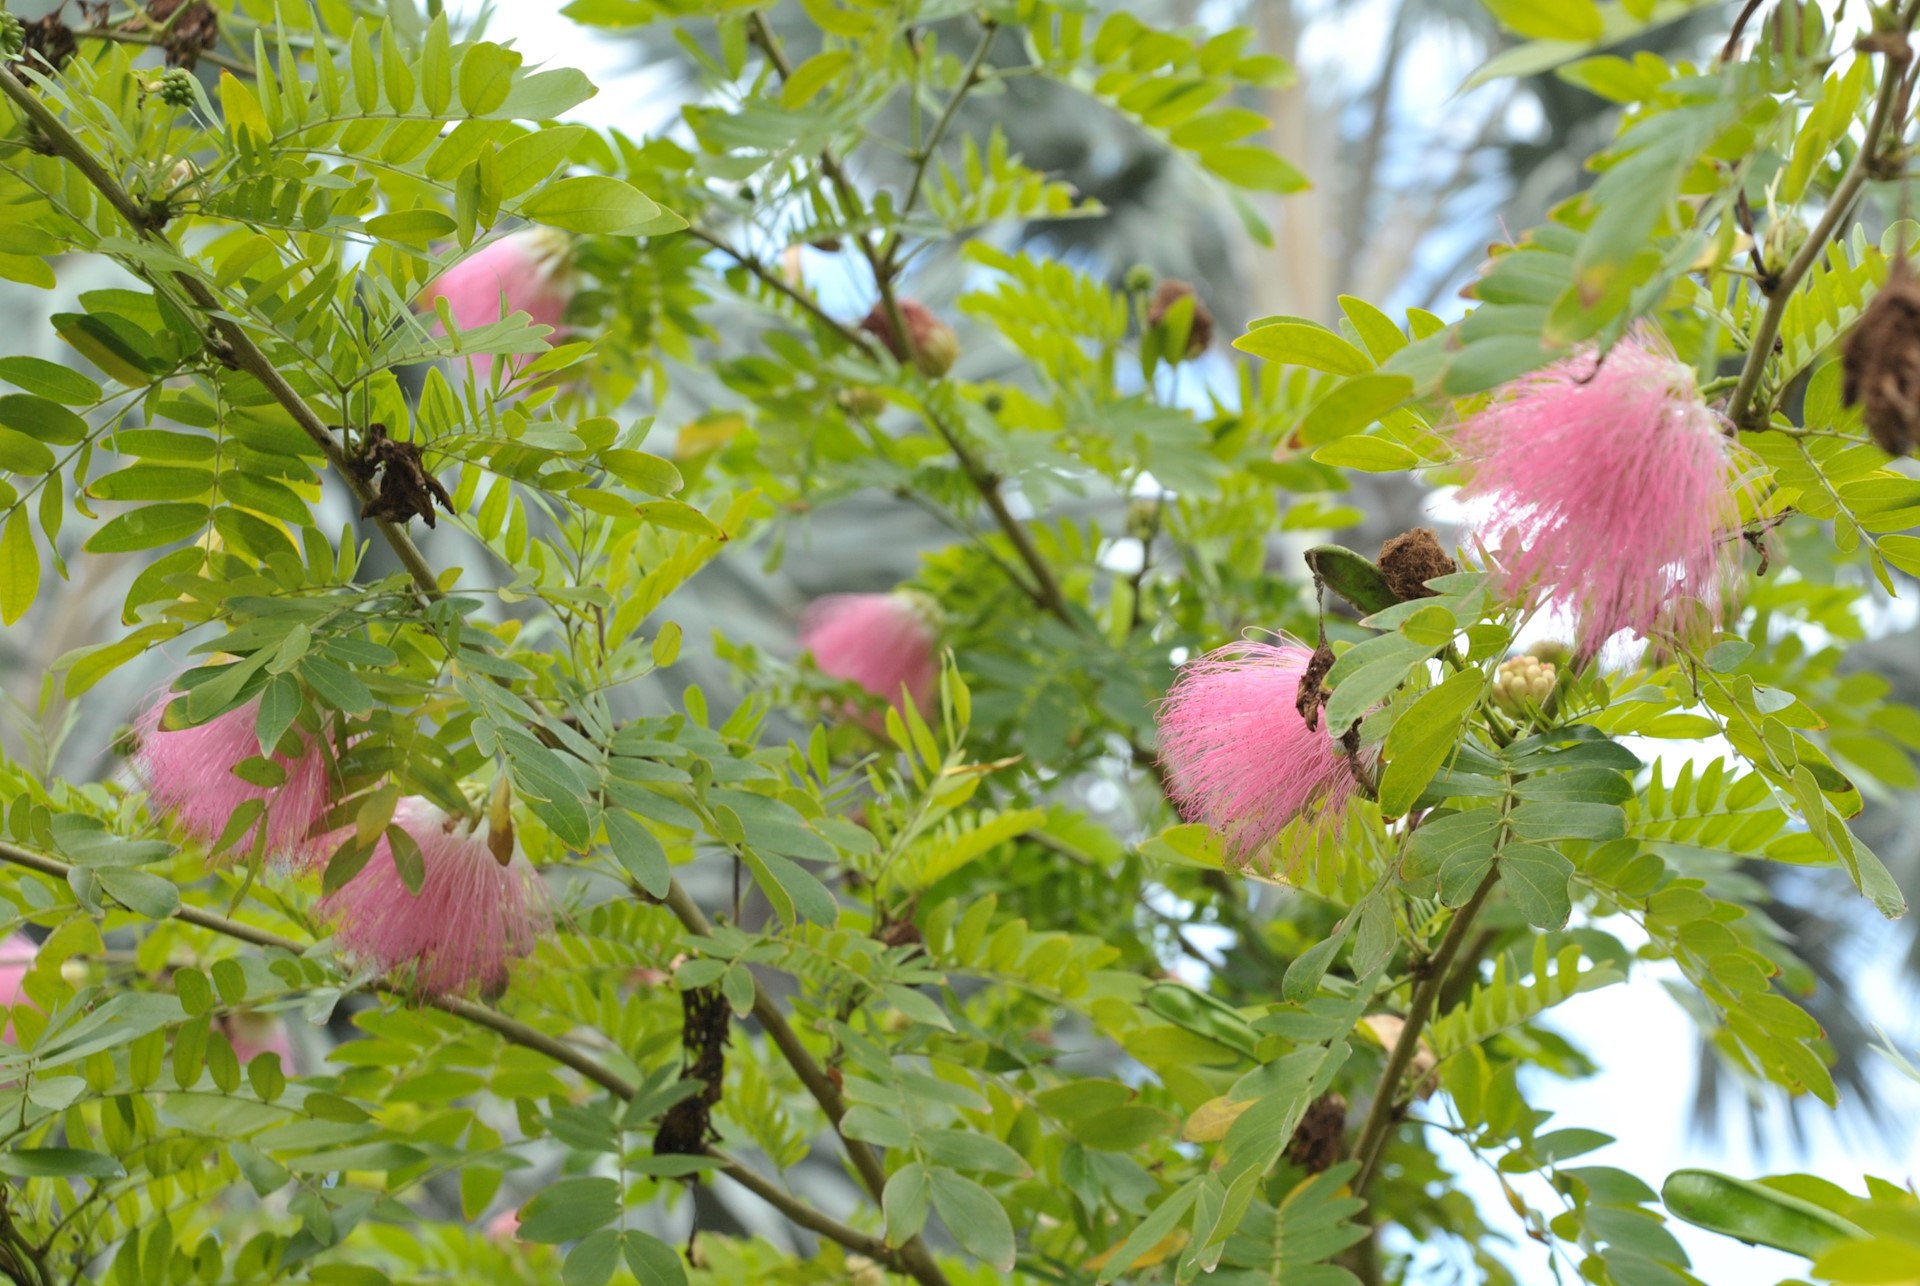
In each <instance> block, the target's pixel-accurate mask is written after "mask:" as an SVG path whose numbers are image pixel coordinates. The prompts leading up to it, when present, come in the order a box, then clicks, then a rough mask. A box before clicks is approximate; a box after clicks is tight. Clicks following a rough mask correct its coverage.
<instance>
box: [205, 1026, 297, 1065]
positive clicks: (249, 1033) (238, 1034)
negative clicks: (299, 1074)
mask: <svg viewBox="0 0 1920 1286" xmlns="http://www.w3.org/2000/svg"><path fill="white" fill-rule="evenodd" d="M220 1032H221V1034H222V1035H224V1036H225V1037H226V1038H227V1044H229V1045H231V1046H232V1047H233V1056H234V1057H235V1058H237V1059H239V1060H240V1062H241V1065H242V1066H244V1065H246V1064H247V1063H251V1062H252V1061H253V1060H254V1059H256V1058H258V1057H259V1056H260V1055H262V1054H278V1055H279V1056H280V1070H281V1071H283V1072H291V1071H292V1070H293V1040H292V1038H291V1037H290V1036H288V1035H287V1029H286V1025H285V1024H283V1023H282V1022H281V1021H280V1020H279V1019H278V1018H275V1017H274V1016H273V1015H272V1014H254V1013H244V1012H242V1013H232V1014H226V1015H224V1016H222V1018H221V1019H220Z"/></svg>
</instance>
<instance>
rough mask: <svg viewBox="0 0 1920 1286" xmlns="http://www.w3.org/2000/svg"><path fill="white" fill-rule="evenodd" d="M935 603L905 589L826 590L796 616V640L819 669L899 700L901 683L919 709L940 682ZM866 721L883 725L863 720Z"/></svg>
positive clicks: (878, 723) (884, 697) (890, 699)
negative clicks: (869, 591)
mask: <svg viewBox="0 0 1920 1286" xmlns="http://www.w3.org/2000/svg"><path fill="white" fill-rule="evenodd" d="M938 619H939V606H938V605H937V604H936V603H935V602H934V601H933V600H932V599H931V598H929V597H928V596H927V595H925V594H919V593H915V592H913V591H911V590H901V591H898V592H896V593H892V594H830V595H828V596H827V597H825V598H821V599H816V600H815V601H814V602H813V603H812V604H810V605H809V606H808V608H807V610H806V612H805V613H804V614H802V616H801V617H800V646H801V647H802V648H804V649H805V650H806V651H808V652H811V653H813V660H814V664H816V665H818V666H819V667H820V670H821V672H822V673H823V674H829V675H831V676H833V677H834V678H836V679H845V680H847V681H848V682H850V683H855V684H858V685H859V686H860V687H862V688H864V689H866V690H867V691H868V692H870V693H872V694H873V695H874V696H876V697H879V698H881V699H882V700H884V701H887V702H890V703H891V704H893V705H896V706H897V705H899V704H900V692H901V689H902V688H905V689H906V692H907V695H908V696H909V697H910V698H911V699H912V700H913V703H914V705H915V706H916V707H917V708H919V709H921V710H924V709H926V708H927V703H928V702H929V701H931V700H932V699H933V694H934V690H935V689H936V688H937V687H938V686H939V683H940V657H939V654H938V652H937V650H936V643H937V641H938V631H937V621H938ZM868 723H869V726H870V727H874V728H876V730H877V729H878V728H880V727H884V726H885V725H884V723H883V722H882V721H880V720H869V721H868Z"/></svg>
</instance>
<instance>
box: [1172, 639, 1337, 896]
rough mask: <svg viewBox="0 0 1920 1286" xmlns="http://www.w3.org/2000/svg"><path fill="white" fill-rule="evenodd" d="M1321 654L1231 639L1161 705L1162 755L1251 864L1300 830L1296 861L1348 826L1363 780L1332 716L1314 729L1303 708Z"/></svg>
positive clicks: (1205, 816) (1191, 808) (1288, 853)
mask: <svg viewBox="0 0 1920 1286" xmlns="http://www.w3.org/2000/svg"><path fill="white" fill-rule="evenodd" d="M1312 659H1313V650H1312V649H1311V648H1305V647H1301V646H1299V645H1298V644H1295V643H1285V644H1273V643H1246V642H1242V643H1230V644H1228V645H1227V646H1225V647H1221V648H1216V649H1214V650H1213V651H1211V652H1208V653H1207V654H1206V655H1204V656H1202V657H1199V658H1197V659H1195V660H1193V661H1190V662H1188V663H1187V664H1186V665H1185V666H1183V667H1181V670H1180V675H1179V678H1177V679H1176V680H1175V681H1174V685H1173V689H1172V691H1170V692H1168V693H1167V698H1166V700H1165V701H1163V702H1162V703H1161V705H1160V711H1159V723H1160V760H1161V763H1162V764H1164V765H1165V767H1166V770H1167V782H1168V786H1169V788H1170V793H1171V796H1172V798H1173V800H1174V802H1175V803H1176V804H1178V805H1179V806H1180V811H1181V814H1182V815H1183V816H1185V817H1186V818H1187V820H1189V821H1195V822H1205V823H1206V824H1207V825H1208V826H1210V827H1211V828H1213V830H1214V831H1216V832H1218V833H1219V834H1220V835H1221V836H1222V837H1223V838H1224V839H1225V841H1226V845H1227V852H1228V855H1229V856H1230V857H1231V858H1232V859H1233V861H1234V862H1236V863H1238V864H1241V865H1245V864H1246V863H1248V862H1250V861H1252V860H1254V859H1255V858H1257V857H1260V856H1261V855H1262V854H1264V853H1265V852H1266V851H1267V849H1268V848H1269V847H1270V846H1271V845H1272V844H1273V843H1274V841H1275V840H1277V839H1279V838H1280V836H1281V833H1282V832H1283V831H1285V830H1286V829H1287V826H1288V824H1289V823H1291V822H1294V821H1296V820H1301V821H1304V822H1305V823H1306V826H1305V827H1304V828H1303V829H1301V830H1299V831H1296V832H1294V833H1293V835H1292V837H1291V838H1290V840H1289V841H1288V842H1287V844H1286V848H1285V851H1284V852H1283V853H1282V854H1281V855H1280V856H1281V859H1282V865H1292V863H1293V861H1294V859H1296V858H1298V857H1300V856H1302V855H1303V854H1304V851H1305V849H1306V848H1308V847H1310V845H1311V843H1312V842H1313V841H1315V840H1317V839H1318V838H1319V837H1321V836H1323V835H1325V834H1327V833H1328V832H1330V831H1334V830H1337V829H1338V828H1339V826H1340V823H1341V820H1342V816H1343V812H1344V808H1345V805H1346V803H1347V801H1348V799H1349V798H1350V797H1351V796H1352V795H1353V793H1354V790H1355V788H1356V783H1355V781H1354V777H1353V773H1352V771H1351V767H1350V765H1349V764H1348V762H1347V757H1346V754H1345V752H1344V751H1343V750H1342V749H1341V747H1340V743H1339V741H1338V740H1336V738H1335V736H1334V735H1333V734H1332V733H1331V732H1329V730H1328V729H1327V726H1326V722H1325V721H1324V720H1322V721H1320V723H1319V725H1318V726H1317V727H1312V728H1309V727H1308V726H1307V721H1306V720H1305V719H1304V718H1303V717H1301V714H1300V710H1299V707H1298V701H1299V692H1300V679H1301V676H1302V675H1303V674H1305V673H1306V669H1307V665H1308V663H1309V662H1310V661H1312Z"/></svg>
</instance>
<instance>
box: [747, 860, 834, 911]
mask: <svg viewBox="0 0 1920 1286" xmlns="http://www.w3.org/2000/svg"><path fill="white" fill-rule="evenodd" d="M740 856H741V858H742V860H744V861H745V862H746V865H747V869H748V870H749V871H751V872H752V873H753V880H754V883H756V884H758V885H759V886H760V891H761V892H762V893H765V894H766V895H767V900H768V901H770V902H772V903H773V905H774V909H775V910H776V911H778V912H779V913H780V918H781V919H782V920H785V921H786V922H787V923H788V924H790V925H791V924H795V923H797V922H799V921H801V920H807V921H811V922H812V923H814V924H824V925H827V926H829V927H831V926H832V925H833V924H835V923H836V922H837V921H838V920H839V918H840V906H839V904H838V903H837V902H835V901H834V899H833V893H832V891H831V890H829V889H828V888H827V886H826V885H824V884H822V883H821V882H820V880H819V878H818V877H816V876H815V875H814V874H813V873H812V872H811V871H808V870H807V869H805V868H804V867H802V866H801V865H800V864H799V863H798V862H795V861H793V860H792V859H790V858H785V857H781V856H780V855H779V854H777V853H762V852H759V851H758V850H756V849H752V848H743V849H741V850H740Z"/></svg>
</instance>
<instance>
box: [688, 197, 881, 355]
mask: <svg viewBox="0 0 1920 1286" xmlns="http://www.w3.org/2000/svg"><path fill="white" fill-rule="evenodd" d="M687 235H688V236H690V237H692V238H693V239H694V240H696V241H704V242H706V243H707V244H708V245H710V246H712V247H713V248H714V249H715V250H718V251H719V252H720V253H721V254H723V255H725V256H726V257H727V258H729V259H731V260H733V261H734V262H735V263H737V264H739V265H740V266H741V267H742V268H745V269H746V270H747V271H748V272H750V273H752V274H753V275H754V276H755V277H757V278H759V279H760V280H761V281H762V282H764V283H766V285H768V286H769V287H771V288H772V289H773V290H774V292H775V293H777V294H779V295H781V296H783V297H784V298H786V299H789V300H791V301H792V302H793V303H795V304H798V305H799V306H800V307H801V308H802V309H804V310H805V311H806V313H807V314H808V315H809V316H811V317H812V318H813V319H814V320H816V321H818V322H820V323H821V324H822V325H824V326H825V327H826V328H827V329H828V330H830V331H832V332H833V333H834V334H835V335H837V336H839V337H840V339H842V340H843V341H845V342H846V343H848V344H850V345H852V346H853V347H854V348H857V349H859V350H860V351H861V352H862V353H864V354H865V355H866V356H868V357H870V358H872V359H873V360H875V361H878V360H880V350H879V348H878V347H876V346H875V345H874V343H873V341H872V340H870V339H869V338H867V336H865V335H863V334H861V333H860V332H859V331H857V330H855V329H854V328H853V327H851V326H849V325H847V323H845V322H843V321H841V320H840V319H839V318H838V317H835V316H834V315H833V314H832V313H830V312H828V311H827V310H826V309H824V308H822V307H821V306H820V305H819V304H818V303H817V302H815V301H814V300H813V299H812V298H811V297H810V296H808V295H806V294H805V293H803V292H802V291H799V290H796V289H794V287H793V286H792V285H791V284H790V283H789V282H788V281H787V280H786V279H785V278H784V277H782V276H781V275H780V274H779V273H777V272H775V271H774V270H773V269H772V268H769V267H768V266H767V265H766V264H765V263H763V262H762V261H761V260H759V259H757V258H755V257H754V256H752V255H750V254H748V253H747V252H746V251H744V250H739V249H736V248H735V247H734V246H733V244H732V243H731V242H729V241H728V240H727V239H726V238H724V237H722V236H720V235H719V234H717V233H713V232H708V231H707V230H706V229H704V228H695V227H690V228H688V229H687Z"/></svg>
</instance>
